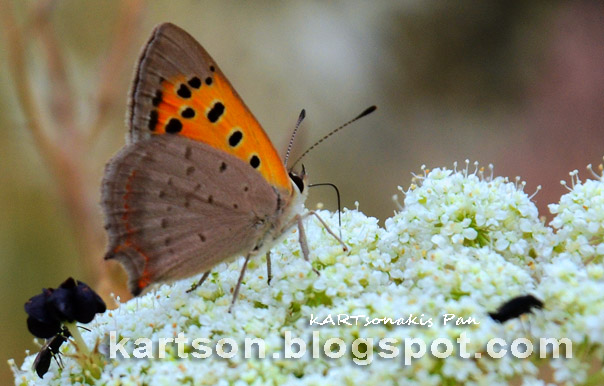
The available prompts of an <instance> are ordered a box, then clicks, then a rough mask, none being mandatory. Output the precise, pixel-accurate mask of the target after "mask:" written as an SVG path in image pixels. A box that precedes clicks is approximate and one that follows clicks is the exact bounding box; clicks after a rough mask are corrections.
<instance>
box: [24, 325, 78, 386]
mask: <svg viewBox="0 0 604 386" xmlns="http://www.w3.org/2000/svg"><path fill="white" fill-rule="evenodd" d="M69 336H71V334H70V333H69V331H68V330H67V329H66V328H63V329H62V331H61V332H60V333H59V334H57V335H55V336H53V337H52V338H50V339H47V340H46V344H44V346H42V349H41V350H40V352H39V353H38V355H36V359H34V364H33V366H32V368H33V370H34V371H35V372H36V374H38V376H39V377H40V378H42V377H44V374H46V372H47V371H48V368H49V367H50V359H51V358H55V360H56V361H57V364H58V365H59V366H61V364H60V363H59V361H58V359H57V358H59V354H60V352H59V348H60V347H61V345H62V344H63V343H65V342H66V341H67V338H68V337H69Z"/></svg>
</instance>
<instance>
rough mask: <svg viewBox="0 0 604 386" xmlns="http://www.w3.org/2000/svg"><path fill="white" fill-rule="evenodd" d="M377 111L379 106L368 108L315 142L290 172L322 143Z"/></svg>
mask: <svg viewBox="0 0 604 386" xmlns="http://www.w3.org/2000/svg"><path fill="white" fill-rule="evenodd" d="M376 109H377V106H375V105H374V106H371V107H368V108H366V109H365V111H363V112H362V113H360V114H359V115H357V116H356V117H354V118H353V119H351V120H350V121H348V122H346V123H345V124H343V125H342V126H340V127H338V128H337V129H335V130H332V131H331V132H330V133H328V134H327V135H326V136H324V137H323V138H321V139H320V140H318V141H317V142H315V143H314V145H312V146H311V147H309V148H308V149H307V150H306V151H305V152H304V153H302V155H301V156H300V157H298V159H297V160H296V162H294V164H293V165H292V167H291V168H290V170H291V169H293V168H294V167H295V166H296V165H297V164H298V162H300V160H301V159H302V158H304V156H306V155H307V154H308V153H309V152H310V151H311V150H312V149H314V148H315V147H317V146H318V145H319V144H320V143H321V142H323V141H325V140H326V139H327V138H329V137H331V136H332V135H334V134H335V133H337V132H338V131H340V130H342V129H343V128H345V127H346V126H348V125H350V124H351V123H353V122H356V121H358V120H359V119H361V118H363V117H364V116H366V115H369V114H371V113H372V112H374V111H375V110H376Z"/></svg>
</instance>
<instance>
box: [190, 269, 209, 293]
mask: <svg viewBox="0 0 604 386" xmlns="http://www.w3.org/2000/svg"><path fill="white" fill-rule="evenodd" d="M208 276H210V271H206V272H205V273H204V274H203V276H202V277H201V279H199V281H198V282H197V283H195V284H193V285H192V286H191V288H189V289H188V290H187V293H189V292H193V291H195V290H196V289H197V287H199V286H200V285H202V284H203V282H204V281H206V279H207V278H208Z"/></svg>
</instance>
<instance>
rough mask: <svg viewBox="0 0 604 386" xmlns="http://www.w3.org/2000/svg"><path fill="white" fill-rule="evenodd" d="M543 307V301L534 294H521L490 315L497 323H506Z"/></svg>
mask: <svg viewBox="0 0 604 386" xmlns="http://www.w3.org/2000/svg"><path fill="white" fill-rule="evenodd" d="M542 308H543V302H542V301H541V300H539V299H537V298H536V297H534V296H533V295H521V296H517V297H515V298H512V299H510V300H508V301H507V302H505V303H503V304H502V305H501V306H499V308H498V309H497V311H496V312H489V316H490V317H491V319H493V320H494V321H496V322H497V323H505V322H507V321H508V320H510V319H514V318H517V317H519V316H520V315H522V314H526V313H529V312H533V309H539V310H540V309H542Z"/></svg>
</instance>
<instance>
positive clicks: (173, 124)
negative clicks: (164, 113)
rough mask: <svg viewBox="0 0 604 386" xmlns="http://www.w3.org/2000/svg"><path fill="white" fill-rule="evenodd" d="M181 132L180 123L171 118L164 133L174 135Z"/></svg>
mask: <svg viewBox="0 0 604 386" xmlns="http://www.w3.org/2000/svg"><path fill="white" fill-rule="evenodd" d="M181 130H182V122H180V120H178V119H177V118H171V119H170V121H168V124H167V125H166V133H170V134H176V133H179V132H180V131H181Z"/></svg>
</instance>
